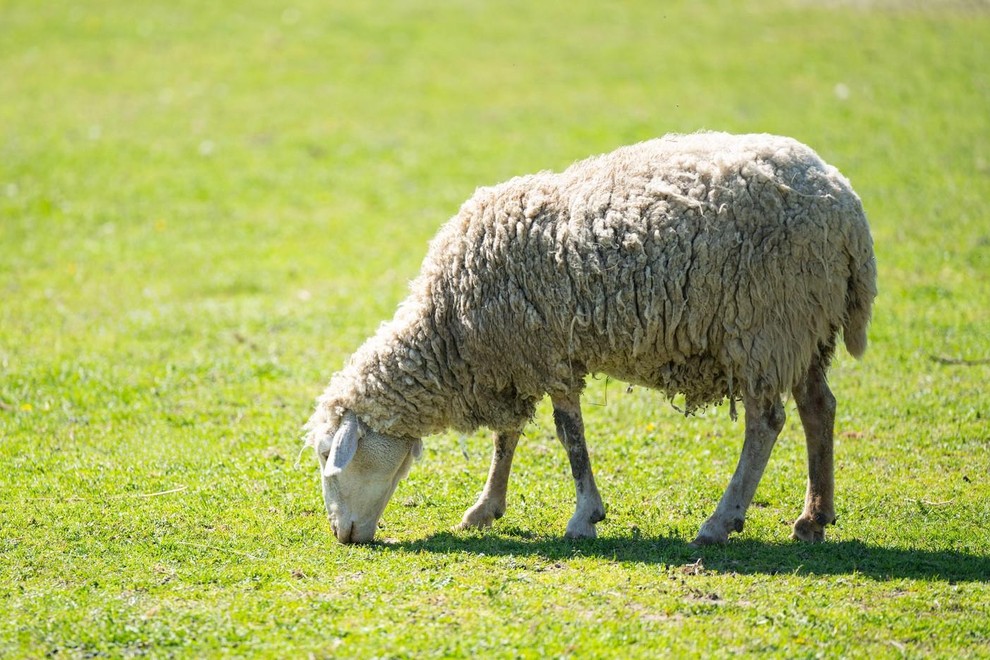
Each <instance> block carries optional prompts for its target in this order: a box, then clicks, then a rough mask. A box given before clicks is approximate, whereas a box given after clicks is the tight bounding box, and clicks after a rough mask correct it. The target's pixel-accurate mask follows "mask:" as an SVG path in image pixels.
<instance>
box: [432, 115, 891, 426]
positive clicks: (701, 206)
mask: <svg viewBox="0 0 990 660" xmlns="http://www.w3.org/2000/svg"><path fill="white" fill-rule="evenodd" d="M433 247H434V249H433V250H431V255H432V256H431V258H428V260H427V261H428V263H429V264H430V268H428V269H425V270H429V271H430V272H431V273H432V275H431V276H430V277H429V278H428V279H430V280H431V281H433V282H436V283H439V282H443V283H444V284H442V285H439V289H438V291H439V292H440V293H441V295H437V296H434V298H435V299H437V300H441V301H442V302H441V306H442V307H444V308H445V310H446V316H445V318H446V322H447V324H448V325H450V326H451V327H452V328H453V333H454V335H455V336H456V337H455V339H456V343H457V346H458V355H459V359H461V360H462V361H464V362H466V363H467V364H469V365H470V367H471V373H472V378H473V379H474V386H475V387H482V388H487V389H491V390H493V391H507V392H513V393H515V394H519V395H524V396H529V397H539V396H542V394H543V393H545V392H547V391H551V392H552V391H554V390H557V389H571V388H573V387H576V386H579V383H580V381H581V379H582V378H583V376H584V375H585V374H586V373H588V372H600V373H606V374H609V375H612V376H615V377H617V378H620V379H623V380H626V381H629V382H633V383H637V384H642V385H646V386H649V387H654V388H658V389H661V390H664V391H666V392H667V393H669V394H675V393H678V392H680V393H684V394H685V395H686V397H687V403H688V406H689V407H692V408H693V407H697V406H700V405H705V404H707V403H711V402H716V401H718V400H721V399H722V398H723V397H725V396H739V395H741V393H742V392H743V391H745V390H748V391H749V392H750V393H752V394H753V395H755V396H769V395H771V394H774V393H779V392H782V391H786V390H789V389H790V388H791V387H792V386H793V385H794V384H795V383H796V382H797V381H798V379H799V378H800V377H801V376H802V375H803V373H804V372H805V371H806V369H807V367H808V364H809V363H810V361H811V359H812V356H813V355H814V354H815V353H816V352H828V351H830V350H831V346H832V344H833V343H834V339H835V334H836V331H837V329H838V328H839V327H841V326H842V322H843V316H844V314H845V298H846V288H847V282H848V280H849V278H850V277H851V276H852V273H853V271H854V269H855V268H857V267H858V265H859V264H860V263H862V262H863V261H864V260H866V259H869V258H872V243H871V240H870V238H869V230H868V227H867V225H866V221H865V217H864V216H863V212H862V207H861V205H860V203H859V199H858V198H857V197H856V195H855V194H854V193H853V192H852V190H851V189H850V188H849V186H848V183H847V182H846V181H845V179H843V178H842V177H841V175H839V174H838V173H837V172H836V171H835V170H834V169H833V168H831V167H829V166H827V165H825V164H824V163H823V162H822V161H821V160H820V159H819V158H818V157H817V155H815V154H814V152H812V151H811V150H810V149H808V148H807V147H804V146H803V145H801V144H800V143H798V142H795V141H794V140H790V139H786V138H776V137H772V136H738V137H736V136H727V135H723V134H699V135H693V136H678V137H674V138H664V139H661V140H653V141H650V142H645V143H641V144H639V145H633V146H631V147H625V148H623V149H619V150H617V151H615V152H612V153H611V154H606V155H604V156H600V157H596V158H591V159H588V160H585V161H581V162H579V163H576V164H575V165H573V166H571V167H570V168H568V169H567V170H565V171H564V172H562V173H560V174H551V173H541V174H537V175H533V176H529V177H520V178H517V179H513V180H511V181H509V182H506V183H505V184H502V185H500V186H495V187H493V188H487V189H481V190H479V191H478V193H476V195H475V196H474V197H473V198H472V199H471V200H469V201H468V202H467V203H466V204H465V205H464V207H463V208H462V209H461V212H460V213H459V214H458V216H456V217H455V218H454V219H453V220H452V221H451V222H450V223H449V224H448V226H447V227H446V228H445V229H444V231H443V232H441V234H440V235H439V236H438V238H437V239H436V241H435V243H434V246H433Z"/></svg>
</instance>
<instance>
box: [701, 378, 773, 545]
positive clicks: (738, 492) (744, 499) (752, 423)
mask: <svg viewBox="0 0 990 660" xmlns="http://www.w3.org/2000/svg"><path fill="white" fill-rule="evenodd" d="M745 404H746V438H745V440H744V441H743V448H742V453H741V454H740V455H739V464H738V465H737V466H736V471H735V473H734V474H733V475H732V480H731V481H729V487H728V488H726V489H725V493H724V494H723V495H722V499H721V500H719V503H718V507H717V508H716V509H715V513H714V514H712V516H711V517H710V518H709V519H708V520H706V521H705V522H704V524H703V525H702V526H701V530H700V531H699V532H698V536H697V538H695V539H694V542H693V543H694V545H710V544H712V543H725V542H726V541H727V540H728V538H729V533H730V532H741V531H742V530H743V522H744V521H745V519H746V510H747V509H748V508H749V504H750V502H752V501H753V495H754V494H755V493H756V487H757V486H758V485H759V483H760V478H761V477H762V476H763V471H764V470H765V469H766V467H767V461H768V460H769V459H770V452H771V450H772V449H773V445H774V443H775V442H776V441H777V436H778V435H779V434H780V430H781V429H782V428H783V427H784V406H783V405H782V404H781V402H780V399H779V398H778V399H776V400H775V401H773V402H772V403H769V404H767V403H764V404H761V403H760V402H759V401H756V400H751V399H750V398H749V397H747V398H746V401H745Z"/></svg>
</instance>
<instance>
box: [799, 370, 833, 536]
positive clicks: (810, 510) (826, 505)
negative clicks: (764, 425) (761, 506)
mask: <svg viewBox="0 0 990 660" xmlns="http://www.w3.org/2000/svg"><path fill="white" fill-rule="evenodd" d="M793 394H794V401H795V403H797V409H798V414H799V415H800V416H801V425H802V426H803V427H804V437H805V441H806V444H807V447H808V491H807V494H806V495H805V498H804V513H802V514H801V516H800V517H799V518H798V519H797V520H796V521H795V522H794V533H793V534H792V535H791V538H794V539H799V540H801V541H807V542H809V543H817V542H819V541H824V540H825V525H830V524H832V523H834V522H835V503H834V501H833V494H834V489H835V477H834V466H833V458H832V432H833V427H834V425H835V397H834V396H832V390H830V389H829V387H828V383H827V382H826V380H825V370H824V369H823V368H822V365H821V363H820V362H819V361H817V360H816V361H815V362H814V363H812V365H811V368H810V369H808V374H807V375H806V376H805V378H804V380H803V381H802V382H801V383H800V384H798V386H797V387H795V388H794V390H793Z"/></svg>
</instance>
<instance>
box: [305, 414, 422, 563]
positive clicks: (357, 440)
mask: <svg viewBox="0 0 990 660" xmlns="http://www.w3.org/2000/svg"><path fill="white" fill-rule="evenodd" d="M422 451H423V442H422V441H421V440H419V439H410V438H399V437H395V436H390V435H385V434H383V433H377V432H375V431H373V430H372V429H370V428H369V427H368V426H367V425H365V424H364V423H363V422H361V420H359V419H358V418H357V416H356V415H355V414H354V413H352V412H347V413H345V414H344V415H343V416H342V417H341V418H340V424H339V426H338V427H337V428H336V430H334V431H332V432H330V430H329V429H327V430H325V431H324V432H323V433H321V434H320V437H318V438H317V441H316V455H317V457H318V458H319V460H320V470H321V472H322V474H323V501H324V502H325V503H326V507H327V513H328V514H329V516H330V526H331V527H332V528H333V533H334V535H335V536H336V537H337V540H338V541H340V542H341V543H368V542H370V541H371V540H372V539H373V538H374V537H375V530H376V529H377V528H378V520H379V518H381V516H382V512H383V511H385V505H386V504H388V501H389V498H391V497H392V493H394V492H395V487H396V486H398V485H399V481H401V480H402V479H403V477H405V476H406V475H407V474H408V473H409V468H410V467H412V463H413V461H414V460H415V459H417V458H419V455H420V454H421V453H422Z"/></svg>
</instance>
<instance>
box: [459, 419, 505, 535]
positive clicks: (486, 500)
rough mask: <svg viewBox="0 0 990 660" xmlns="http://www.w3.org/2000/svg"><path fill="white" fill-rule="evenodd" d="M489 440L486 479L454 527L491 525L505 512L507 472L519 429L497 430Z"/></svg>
mask: <svg viewBox="0 0 990 660" xmlns="http://www.w3.org/2000/svg"><path fill="white" fill-rule="evenodd" d="M493 441H494V444H495V447H494V448H493V450H492V464H491V467H490V468H489V470H488V481H486V482H485V488H484V490H482V491H481V496H480V497H478V501H477V502H476V503H475V505H474V506H472V507H471V508H470V509H468V510H467V511H466V512H465V513H464V519H463V520H461V524H460V525H458V526H457V528H458V529H468V528H471V527H476V528H478V529H482V528H485V527H491V524H492V522H493V521H495V520H498V519H499V518H501V517H502V516H503V515H505V493H506V490H508V487H509V473H510V472H511V471H512V456H513V454H514V453H515V451H516V443H517V442H519V432H518V431H512V432H497V433H495V434H494V437H493Z"/></svg>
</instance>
